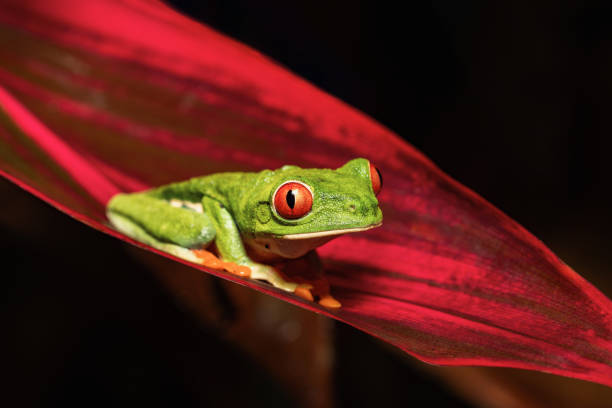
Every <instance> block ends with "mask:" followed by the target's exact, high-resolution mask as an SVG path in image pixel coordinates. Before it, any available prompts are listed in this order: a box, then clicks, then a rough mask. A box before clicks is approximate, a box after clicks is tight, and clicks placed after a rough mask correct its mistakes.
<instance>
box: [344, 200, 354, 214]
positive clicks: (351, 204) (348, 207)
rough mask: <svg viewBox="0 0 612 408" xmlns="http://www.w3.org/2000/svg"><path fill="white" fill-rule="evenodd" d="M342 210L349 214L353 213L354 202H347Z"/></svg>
mask: <svg viewBox="0 0 612 408" xmlns="http://www.w3.org/2000/svg"><path fill="white" fill-rule="evenodd" d="M344 209H345V210H347V211H349V212H355V211H356V210H357V206H356V205H355V203H354V202H352V201H349V202H347V203H346V204H345V205H344Z"/></svg>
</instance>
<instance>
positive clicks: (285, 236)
mask: <svg viewBox="0 0 612 408" xmlns="http://www.w3.org/2000/svg"><path fill="white" fill-rule="evenodd" d="M381 187H382V179H381V176H380V173H379V172H378V170H377V169H376V168H375V167H374V166H373V165H371V164H370V162H369V161H368V160H366V159H354V160H351V161H349V162H348V163H346V164H345V165H344V166H342V167H340V168H338V169H336V170H330V169H302V168H300V167H297V166H284V167H282V168H280V169H278V170H274V171H270V170H265V171H263V172H261V173H260V175H259V177H258V180H257V182H256V183H254V184H253V186H252V187H250V188H249V189H248V190H250V194H248V197H246V196H245V197H242V198H241V199H240V200H239V201H240V203H241V204H240V207H242V208H240V209H239V211H238V213H239V214H241V215H242V217H240V216H238V217H236V218H237V220H236V221H237V222H238V225H239V228H240V229H241V231H242V233H243V235H244V238H245V241H246V243H247V244H248V245H249V247H250V248H251V249H252V250H255V252H257V253H258V254H259V255H263V256H265V255H276V256H281V257H284V258H297V257H299V256H302V255H304V254H305V253H306V252H308V251H310V250H312V249H314V248H316V247H318V246H319V245H322V244H323V243H325V242H327V241H329V240H331V239H333V238H335V237H337V236H339V235H343V234H347V233H351V232H359V231H365V230H367V229H370V228H374V227H378V226H380V225H381V224H382V212H381V210H380V208H379V206H378V200H377V199H376V194H377V193H378V192H379V191H380V188H381Z"/></svg>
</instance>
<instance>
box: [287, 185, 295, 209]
mask: <svg viewBox="0 0 612 408" xmlns="http://www.w3.org/2000/svg"><path fill="white" fill-rule="evenodd" d="M287 205H288V206H289V208H291V209H292V210H293V207H295V194H293V190H289V191H287Z"/></svg>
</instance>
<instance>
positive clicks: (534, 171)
mask: <svg viewBox="0 0 612 408" xmlns="http://www.w3.org/2000/svg"><path fill="white" fill-rule="evenodd" d="M169 3H170V4H172V5H173V6H174V7H175V8H177V9H179V10H181V11H182V12H183V13H185V14H188V15H190V16H192V17H193V18H194V19H197V20H199V21H202V22H204V23H206V24H208V25H210V26H212V27H214V28H215V29H217V30H219V31H221V32H223V33H225V34H227V35H229V36H231V37H234V38H236V39H237V40H239V41H242V42H244V43H246V44H248V45H250V46H252V47H253V48H255V49H257V50H259V51H261V52H262V53H264V54H266V55H268V56H270V57H272V58H273V59H275V60H276V61H278V62H279V63H281V64H282V65H284V66H285V67H287V68H288V69H290V70H292V71H293V72H296V73H297V74H298V75H300V76H302V77H304V78H306V79H307V80H309V81H310V82H312V83H314V84H315V85H317V86H318V87H320V88H321V89H323V90H325V91H326V92H328V93H330V94H332V95H335V96H337V97H338V98H339V99H341V100H343V101H345V102H347V103H348V104H350V105H352V106H354V107H356V108H358V109H360V110H362V111H363V112H365V113H366V114H368V115H370V116H371V117H373V118H375V119H376V120H378V121H379V122H381V123H382V124H384V125H385V126H387V127H388V128H390V129H392V130H393V131H395V132H396V133H397V134H399V135H400V136H401V137H403V138H404V139H405V140H406V141H408V142H409V143H411V144H413V145H414V146H416V147H417V148H418V149H420V150H421V151H423V152H424V153H425V154H426V155H427V156H428V157H430V158H431V159H432V160H433V161H434V162H435V163H436V164H437V165H438V166H440V167H441V168H442V169H443V170H444V171H445V172H447V173H449V174H450V175H451V176H452V177H453V178H455V179H457V180H459V181H460V182H461V183H463V184H465V185H467V186H468V187H470V188H472V189H473V190H475V191H476V192H478V193H479V194H481V195H482V196H484V197H485V198H486V199H488V200H489V201H491V202H492V203H493V204H494V205H496V206H497V207H498V208H500V209H501V210H503V211H504V212H506V213H507V214H508V215H510V216H511V217H512V218H514V219H515V220H517V221H518V222H519V223H520V224H522V225H523V226H525V227H526V228H527V229H528V230H530V231H531V232H532V233H534V234H535V235H536V236H537V237H539V238H540V239H541V240H543V241H544V242H545V243H546V244H547V245H548V246H549V247H550V248H551V249H552V250H553V251H554V252H555V253H557V254H558V255H559V256H560V257H561V258H562V259H563V260H564V261H565V262H566V263H568V264H569V265H570V266H572V267H573V268H574V269H575V270H576V271H577V272H578V273H579V274H581V275H582V276H584V277H586V278H587V279H588V280H589V281H590V282H592V283H593V284H595V285H596V286H597V287H598V288H599V289H600V290H602V291H603V292H604V293H605V294H606V295H607V296H608V297H612V274H611V269H610V266H609V265H610V263H611V262H610V261H612V251H611V250H612V245H611V244H610V243H611V240H610V237H609V231H610V230H611V229H612V216H611V215H610V208H612V193H611V191H610V190H611V187H612V183H611V176H612V164H611V163H610V160H609V159H608V157H609V155H610V152H611V149H612V140H611V138H610V136H609V135H610V134H612V115H611V114H610V112H612V92H611V91H612V75H611V74H610V72H612V25H610V23H609V21H610V17H612V5H610V3H609V2H603V1H601V2H597V1H593V2H588V3H586V2H578V1H575V2H572V1H569V2H562V3H561V4H560V3H559V2H547V1H540V2H520V1H519V2H495V3H493V2H491V4H482V3H481V2H473V1H465V2H454V1H442V0H430V1H421V2H415V3H405V4H401V7H400V5H399V4H398V5H397V6H392V5H390V4H387V5H383V4H380V3H379V2H359V1H350V2H348V1H346V2H322V1H310V2H282V1H258V2H253V1H244V2H241V1H178V0H174V1H170V2H169ZM386 187H387V188H392V186H386ZM0 197H2V204H1V207H0V208H1V209H2V211H0V228H1V229H0V231H1V232H2V234H1V235H0V242H1V247H2V249H3V250H2V254H3V258H4V259H3V262H2V267H1V268H2V272H3V273H2V278H3V279H4V280H5V283H4V284H3V285H2V290H3V296H2V300H3V302H2V303H3V305H4V306H3V307H2V308H1V309H0V310H1V313H2V314H3V315H4V316H3V317H4V319H3V321H4V322H5V328H4V331H3V332H4V336H2V337H3V338H4V339H7V341H8V344H7V347H4V348H3V350H5V355H4V356H3V357H2V361H3V362H4V364H3V367H4V370H5V375H8V376H9V377H11V381H9V382H7V383H5V386H6V390H5V392H3V394H4V395H5V397H3V398H7V400H8V401H19V406H127V405H136V406H145V405H146V406H149V407H157V406H186V407H189V406H194V407H196V406H204V405H212V406H220V405H223V406H241V405H247V404H248V406H268V407H270V406H279V407H284V406H302V407H359V406H363V407H366V406H374V405H380V406H405V405H416V406H422V405H426V406H443V407H549V406H556V407H574V406H581V407H612V389H610V388H608V387H604V386H600V385H596V384H590V383H587V382H584V381H578V380H571V379H566V378H561V377H556V376H551V375H547V374H542V373H531V372H526V371H521V370H513V369H496V368H471V367H467V368H459V367H457V368H444V367H433V366H430V365H426V364H424V363H421V362H419V361H417V360H415V359H413V358H411V357H409V356H407V355H405V354H403V353H401V352H399V351H398V350H395V349H392V348H390V347H389V346H387V345H385V344H382V343H380V342H378V341H376V340H375V339H373V338H370V337H369V336H367V335H365V334H363V333H361V332H358V331H356V330H354V329H352V328H350V327H347V326H346V325H343V324H339V323H336V322H332V321H331V320H329V319H327V318H323V317H320V316H317V315H315V314H313V313H310V312H305V311H302V310H299V309H298V308H296V307H294V306H291V305H288V304H285V303H283V302H280V301H278V300H275V299H271V298H269V297H267V296H265V295H261V294H258V293H255V292H253V291H251V290H248V289H245V288H243V287H241V286H238V285H235V284H228V283H226V282H222V281H221V280H218V279H215V278H212V277H209V276H203V275H202V274H201V273H199V272H197V271H195V270H192V269H190V268H187V267H184V266H182V265H178V264H177V263H174V262H172V261H169V260H167V259H162V258H161V257H159V256H155V255H152V254H149V253H145V252H143V251H141V250H138V249H135V248H130V247H128V246H127V245H125V244H124V243H122V242H119V241H118V240H116V239H113V238H111V237H108V236H104V235H102V234H101V233H99V232H97V231H94V230H93V229H90V228H88V227H87V226H85V225H82V224H80V223H78V222H76V221H74V220H72V219H71V218H69V217H68V216H66V215H64V214H62V213H60V212H58V211H57V210H54V209H52V208H51V207H49V206H48V205H47V204H44V203H43V202H41V201H39V200H38V199H35V198H34V197H32V196H30V195H28V194H27V193H25V192H23V191H21V190H20V189H18V188H17V187H15V186H14V185H12V184H10V183H8V182H6V181H4V180H2V181H0ZM9 406H17V405H14V404H13V403H11V404H10V405H9Z"/></svg>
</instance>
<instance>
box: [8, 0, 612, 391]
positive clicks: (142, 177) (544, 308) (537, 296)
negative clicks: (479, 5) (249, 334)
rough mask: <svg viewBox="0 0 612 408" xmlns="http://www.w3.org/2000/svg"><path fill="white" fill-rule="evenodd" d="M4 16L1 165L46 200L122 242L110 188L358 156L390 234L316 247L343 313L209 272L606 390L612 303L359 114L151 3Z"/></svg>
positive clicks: (419, 348)
mask: <svg viewBox="0 0 612 408" xmlns="http://www.w3.org/2000/svg"><path fill="white" fill-rule="evenodd" d="M0 23H1V25H0V40H1V41H2V42H3V44H2V45H3V46H2V51H1V52H2V56H1V58H2V67H1V68H0V83H1V84H2V86H3V89H2V90H0V106H1V107H2V111H1V112H2V116H1V119H2V127H0V140H1V142H0V143H1V144H0V146H1V149H0V169H1V171H2V173H3V174H4V175H5V176H6V177H7V178H9V179H10V180H12V181H14V182H15V183H17V184H19V185H20V186H22V187H23V188H25V189H27V190H28V191H30V192H32V193H33V194H36V195H37V196H38V197H40V198H42V199H44V200H46V201H48V202H50V203H51V204H53V205H54V206H56V207H57V208H59V209H60V210H62V211H64V212H66V213H68V214H70V215H71V216H73V217H75V218H77V219H79V220H81V221H83V222H86V223H88V224H89V225H91V226H92V227H94V228H97V229H99V230H101V231H104V232H106V233H109V234H112V235H115V236H117V237H120V238H122V239H124V240H127V241H130V240H129V239H127V238H125V237H123V236H121V235H120V234H118V233H117V232H115V231H114V230H112V229H111V228H110V227H108V224H107V221H106V218H105V215H104V205H105V203H106V201H107V199H108V198H109V197H110V196H111V195H112V194H113V193H115V192H116V191H120V190H121V191H133V190H139V189H143V188H146V187H148V186H154V185H159V184H163V183H167V182H172V181H177V180H181V179H185V178H187V177H190V176H195V175H202V174H207V173H212V172H221V171H227V170H234V171H236V170H258V169H261V168H266V167H267V168H276V167H279V166H281V165H283V164H287V163H295V164H299V165H302V166H308V167H337V166H339V165H341V164H343V163H344V162H346V161H347V160H349V159H351V158H354V157H360V156H365V157H368V158H370V159H371V160H372V161H373V162H374V163H376V165H377V166H378V167H379V168H380V169H381V172H382V173H383V174H384V177H385V188H384V189H383V191H382V192H381V194H380V196H379V198H380V200H381V205H382V208H383V213H384V216H385V224H384V226H383V227H382V228H379V229H376V230H373V231H370V232H367V233H363V234H361V235H355V236H348V237H343V238H340V239H338V240H335V241H332V242H331V243H330V244H328V245H326V246H325V247H323V248H322V249H321V250H320V253H321V254H322V256H323V258H324V260H325V263H326V266H327V269H328V275H329V276H330V280H331V282H332V285H333V288H334V293H335V294H336V295H337V297H338V298H339V300H340V301H341V302H342V304H343V307H342V309H340V310H338V311H330V310H326V309H322V308H320V307H318V306H316V305H314V304H312V303H308V302H304V301H302V300H300V299H299V298H296V297H293V296H291V295H287V294H286V293H284V292H280V291H277V290H275V289H273V288H271V287H269V286H267V285H265V284H260V283H257V282H254V281H249V280H241V279H238V278H235V277H233V276H230V275H227V274H225V273H223V272H219V271H213V270H206V269H204V268H200V269H203V270H206V271H207V272H209V273H212V274H214V275H217V276H221V277H223V278H225V279H229V280H232V281H235V282H239V283H241V284H243V285H246V286H249V287H252V288H255V289H256V290H259V291H261V292H265V293H268V294H270V295H273V296H276V297H279V298H283V299H285V300H287V301H289V302H291V303H294V304H298V305H300V306H302V307H305V308H308V309H311V310H315V311H317V312H319V313H323V314H326V315H328V316H331V317H333V318H335V319H338V320H340V321H344V322H346V323H348V324H351V325H353V326H355V327H358V328H360V329H362V330H364V331H366V332H368V333H371V334H372V335H375V336H377V337H380V338H381V339H383V340H385V341H387V342H389V343H392V344H394V345H396V346H398V347H400V348H402V349H404V350H406V351H407V352H408V353H410V354H412V355H414V356H416V357H418V358H420V359H422V360H425V361H428V362H432V363H438V364H451V365H461V364H464V365H496V366H507V367H519V368H526V369H534V370H541V371H546V372H550V373H555V374H560V375H565V376H570V377H576V378H581V379H586V380H590V381H595V382H600V383H603V384H607V385H612V367H611V364H612V347H611V339H612V330H611V329H612V324H611V323H612V321H611V310H612V309H611V304H610V301H609V300H608V299H607V298H606V297H605V296H603V295H602V294H601V293H600V292H599V291H598V290H597V289H596V288H594V287H593V286H592V285H590V284H589V283H588V282H586V281H585V280H584V279H582V278H581V277H580V276H579V275H577V274H576V273H575V272H573V271H572V270H571V269H570V268H569V267H568V266H566V265H565V264H563V263H562V262H561V261H560V260H559V259H558V258H557V257H556V256H555V255H554V254H553V253H552V252H551V251H550V250H549V249H547V248H546V247H545V246H544V245H543V244H542V243H541V242H540V241H538V240H537V239H536V238H534V237H533V236H532V235H531V234H529V233H528V232H527V231H525V230H524V229H523V228H522V227H520V226H519V225H518V224H516V223H515V222H513V221H512V220H510V219H509V218H508V217H507V216H505V215H504V214H502V213H501V212H500V211H498V210H497V209H495V208H494V207H492V206H491V205H490V204H489V203H487V202H486V201H484V200H483V199H482V198H480V197H479V196H478V195H476V194H474V193H473V192H471V191H470V190H468V189H466V188H465V187H463V186H461V185H459V184H458V183H457V182H455V181H453V180H452V179H450V178H449V177H448V176H446V175H445V174H443V173H442V172H441V171H440V170H439V169H437V168H436V167H435V166H434V165H433V164H432V163H431V162H430V161H428V160H427V159H426V158H425V157H424V156H423V155H422V154H420V153H419V152H417V151H416V150H415V149H414V148H412V147H411V146H409V145H408V144H406V143H405V142H403V141H402V140H400V139H399V138H398V137H396V136H395V135H394V134H392V133H391V132H390V131H388V130H387V129H385V128H383V127H382V126H380V125H379V124H377V123H376V122H374V121H372V120H371V119H369V118H367V117H366V116H364V115H363V114H361V113H359V112H357V111H355V110H354V109H352V108H350V107H348V106H346V105H345V104H343V103H342V102H340V101H338V100H336V99H334V98H333V97H330V96H328V95H326V94H324V93H323V92H321V91H319V90H317V89H316V88H314V87H313V86H311V85H309V84H308V83H306V82H304V81H303V80H301V79H299V78H297V77H295V76H294V75H292V74H291V73H289V72H287V71H286V70H284V69H282V68H280V67H278V66H277V65H275V64H274V63H273V62H271V61H270V60H268V59H267V58H265V57H263V56H262V55H260V54H258V53H257V52H255V51H253V50H251V49H249V48H247V47H245V46H243V45H241V44H238V43H236V42H234V41H232V40H230V39H228V38H226V37H224V36H222V35H220V34H218V33H216V32H214V31H212V30H210V29H209V28H207V27H204V26H202V25H201V24H199V23H196V22H194V21H191V20H189V19H187V18H185V17H184V16H181V15H180V14H178V13H176V12H174V11H172V10H170V9H168V8H167V7H166V6H164V5H163V4H161V3H158V2H149V1H144V0H124V1H121V2H119V1H111V0H106V1H104V0H99V1H96V2H83V1H77V0H56V1H53V2H43V1H39V2H24V1H21V0H20V1H13V0H11V1H4V2H3V3H2V4H1V5H0ZM138 245H140V244H138ZM140 246H142V245H140ZM149 249H150V248H149ZM162 255H164V256H168V255H165V254H162ZM191 266H193V267H196V268H197V266H195V265H191Z"/></svg>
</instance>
